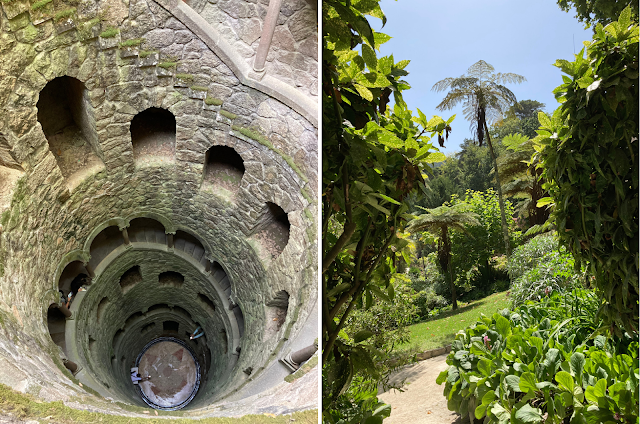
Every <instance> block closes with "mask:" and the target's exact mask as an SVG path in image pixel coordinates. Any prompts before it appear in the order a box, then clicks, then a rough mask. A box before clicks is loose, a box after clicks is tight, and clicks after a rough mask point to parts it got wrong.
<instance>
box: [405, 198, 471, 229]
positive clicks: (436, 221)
mask: <svg viewBox="0 0 640 424" xmlns="http://www.w3.org/2000/svg"><path fill="white" fill-rule="evenodd" d="M479 224H480V222H479V221H478V216H477V215H476V214H475V213H473V212H467V211H465V210H464V209H462V207H460V206H459V205H454V206H445V205H443V206H439V207H437V208H433V209H429V210H428V212H427V213H426V214H422V215H419V216H418V217H416V218H415V219H413V220H412V221H411V222H409V225H407V231H409V232H410V233H417V232H420V231H425V230H431V231H432V232H436V231H435V230H437V229H440V228H442V227H447V228H456V229H460V230H463V229H464V226H465V225H479Z"/></svg>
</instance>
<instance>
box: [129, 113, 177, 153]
mask: <svg viewBox="0 0 640 424" xmlns="http://www.w3.org/2000/svg"><path fill="white" fill-rule="evenodd" d="M131 144H132V147H133V158H134V160H135V161H136V163H140V164H148V163H157V162H173V160H174V158H175V146H176V118H175V116H173V113H171V112H169V111H168V110H166V109H161V108H157V107H151V108H149V109H146V110H144V111H142V112H140V113H139V114H137V115H136V116H134V117H133V120H132V121H131Z"/></svg>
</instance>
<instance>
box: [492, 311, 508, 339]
mask: <svg viewBox="0 0 640 424" xmlns="http://www.w3.org/2000/svg"><path fill="white" fill-rule="evenodd" d="M496 330H498V333H500V335H501V336H502V338H506V337H508V336H509V335H511V323H510V322H509V320H508V319H506V318H505V317H503V316H502V315H500V316H498V317H497V319H496Z"/></svg>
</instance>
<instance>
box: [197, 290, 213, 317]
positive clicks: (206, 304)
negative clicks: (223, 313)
mask: <svg viewBox="0 0 640 424" xmlns="http://www.w3.org/2000/svg"><path fill="white" fill-rule="evenodd" d="M198 300H199V301H200V303H202V305H203V306H204V307H205V309H206V311H207V313H209V315H213V313H214V312H215V310H216V306H215V304H214V303H213V300H211V299H209V297H208V296H206V295H204V294H202V293H198Z"/></svg>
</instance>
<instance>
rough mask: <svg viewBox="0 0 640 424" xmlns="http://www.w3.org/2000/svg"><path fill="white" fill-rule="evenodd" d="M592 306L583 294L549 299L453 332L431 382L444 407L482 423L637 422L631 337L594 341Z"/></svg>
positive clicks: (595, 304)
mask: <svg viewBox="0 0 640 424" xmlns="http://www.w3.org/2000/svg"><path fill="white" fill-rule="evenodd" d="M580 298H585V299H586V303H584V304H581V305H582V307H581V308H578V309H576V308H570V307H567V302H575V301H576V299H580ZM600 304H601V301H600V300H599V299H598V298H597V297H596V296H595V295H594V294H593V293H592V292H589V291H586V290H579V291H575V292H573V293H572V294H571V295H570V296H562V295H560V294H558V293H556V294H554V295H553V296H551V297H550V298H549V299H546V300H545V301H544V302H539V303H533V302H528V303H527V304H525V305H524V306H522V307H521V308H518V309H517V310H516V311H515V312H513V313H511V312H509V311H508V310H503V311H501V313H496V314H494V315H493V316H492V317H487V316H484V315H483V316H482V317H481V320H479V321H478V322H477V323H476V324H474V325H472V326H470V327H468V328H466V329H465V330H462V331H460V332H458V334H457V335H456V339H455V340H454V342H453V344H452V350H451V353H450V354H449V356H448V357H447V364H449V368H448V369H447V370H446V371H443V372H442V373H441V374H440V375H439V376H438V379H437V383H438V384H442V383H445V388H444V395H445V396H446V397H447V400H448V403H447V406H448V408H449V409H450V410H452V411H456V412H458V413H460V414H461V415H463V416H465V415H469V418H470V419H471V421H472V422H473V420H474V418H475V419H477V420H483V422H484V423H500V424H506V423H514V424H516V423H517V424H520V423H527V424H534V423H543V422H544V423H545V424H561V423H562V424H568V423H572V424H573V423H584V424H592V423H593V424H596V423H606V424H608V423H611V424H613V423H627V424H630V423H634V424H635V423H637V422H638V407H639V402H638V372H639V369H638V340H637V335H635V336H634V339H631V338H630V337H629V336H628V334H627V335H626V341H625V343H619V342H620V340H616V339H613V338H609V339H607V338H606V337H605V336H603V335H598V336H595V337H594V333H593V332H591V329H593V328H594V327H598V326H599V321H595V317H596V312H597V309H598V308H599V306H600ZM560 319H562V321H560ZM585 329H586V331H584V330H585ZM580 330H583V331H580Z"/></svg>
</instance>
